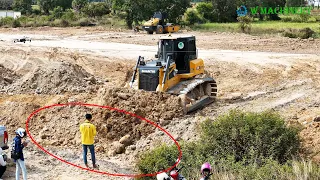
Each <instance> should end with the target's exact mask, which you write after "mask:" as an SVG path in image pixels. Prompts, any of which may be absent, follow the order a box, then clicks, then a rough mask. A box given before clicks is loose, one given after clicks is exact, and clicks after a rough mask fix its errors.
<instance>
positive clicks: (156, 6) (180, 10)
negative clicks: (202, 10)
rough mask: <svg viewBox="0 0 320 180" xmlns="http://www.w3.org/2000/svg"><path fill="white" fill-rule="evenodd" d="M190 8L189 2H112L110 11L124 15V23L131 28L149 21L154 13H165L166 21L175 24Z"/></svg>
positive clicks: (147, 0)
mask: <svg viewBox="0 0 320 180" xmlns="http://www.w3.org/2000/svg"><path fill="white" fill-rule="evenodd" d="M188 7H190V0H165V1H158V0H113V4H112V9H114V10H120V11H123V12H125V13H126V18H125V20H126V23H127V26H128V27H129V28H132V23H133V22H135V23H138V22H139V21H142V20H147V19H149V18H150V17H151V16H152V15H153V13H154V12H156V11H160V12H165V13H167V15H168V20H169V21H171V22H173V23H175V22H177V21H178V20H179V19H180V18H181V16H182V15H183V14H184V12H185V11H186V9H187V8H188Z"/></svg>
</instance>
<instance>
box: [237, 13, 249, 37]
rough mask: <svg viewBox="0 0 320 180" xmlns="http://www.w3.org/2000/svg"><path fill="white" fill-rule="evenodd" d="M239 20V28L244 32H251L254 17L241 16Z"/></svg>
mask: <svg viewBox="0 0 320 180" xmlns="http://www.w3.org/2000/svg"><path fill="white" fill-rule="evenodd" d="M237 20H238V21H239V22H240V24H239V28H240V29H241V31H242V32H243V33H250V31H251V22H252V18H251V17H249V16H239V17H237Z"/></svg>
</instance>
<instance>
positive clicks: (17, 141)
mask: <svg viewBox="0 0 320 180" xmlns="http://www.w3.org/2000/svg"><path fill="white" fill-rule="evenodd" d="M25 136H26V131H25V130H24V129H23V128H19V129H17V130H16V137H15V138H14V139H13V143H14V144H13V150H14V151H15V152H17V153H19V159H17V160H14V162H15V163H16V180H19V179H20V169H21V170H22V176H23V180H27V169H26V165H25V163H24V156H23V148H24V147H25V146H27V142H23V143H22V141H21V139H22V138H23V137H25Z"/></svg>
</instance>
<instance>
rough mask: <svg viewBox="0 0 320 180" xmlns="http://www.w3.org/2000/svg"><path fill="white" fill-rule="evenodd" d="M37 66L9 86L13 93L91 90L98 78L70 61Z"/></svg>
mask: <svg viewBox="0 0 320 180" xmlns="http://www.w3.org/2000/svg"><path fill="white" fill-rule="evenodd" d="M52 64H54V65H51V66H48V67H37V68H35V69H34V70H33V71H30V72H29V73H28V74H26V75H25V76H23V77H22V78H21V79H19V80H17V81H16V83H14V84H12V85H10V86H9V87H8V88H7V92H12V93H37V94H61V93H65V92H91V91H93V90H94V89H95V84H96V83H97V81H96V79H95V78H94V77H92V75H91V74H89V73H88V72H86V71H85V70H84V69H83V68H82V67H81V66H78V65H76V64H70V63H60V62H55V63H52Z"/></svg>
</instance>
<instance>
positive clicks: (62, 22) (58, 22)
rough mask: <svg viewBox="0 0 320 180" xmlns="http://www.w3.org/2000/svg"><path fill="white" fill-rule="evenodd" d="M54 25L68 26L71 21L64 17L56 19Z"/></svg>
mask: <svg viewBox="0 0 320 180" xmlns="http://www.w3.org/2000/svg"><path fill="white" fill-rule="evenodd" d="M52 25H53V26H55V27H67V26H69V22H68V21H66V20H64V19H56V20H54V21H53V23H52Z"/></svg>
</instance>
